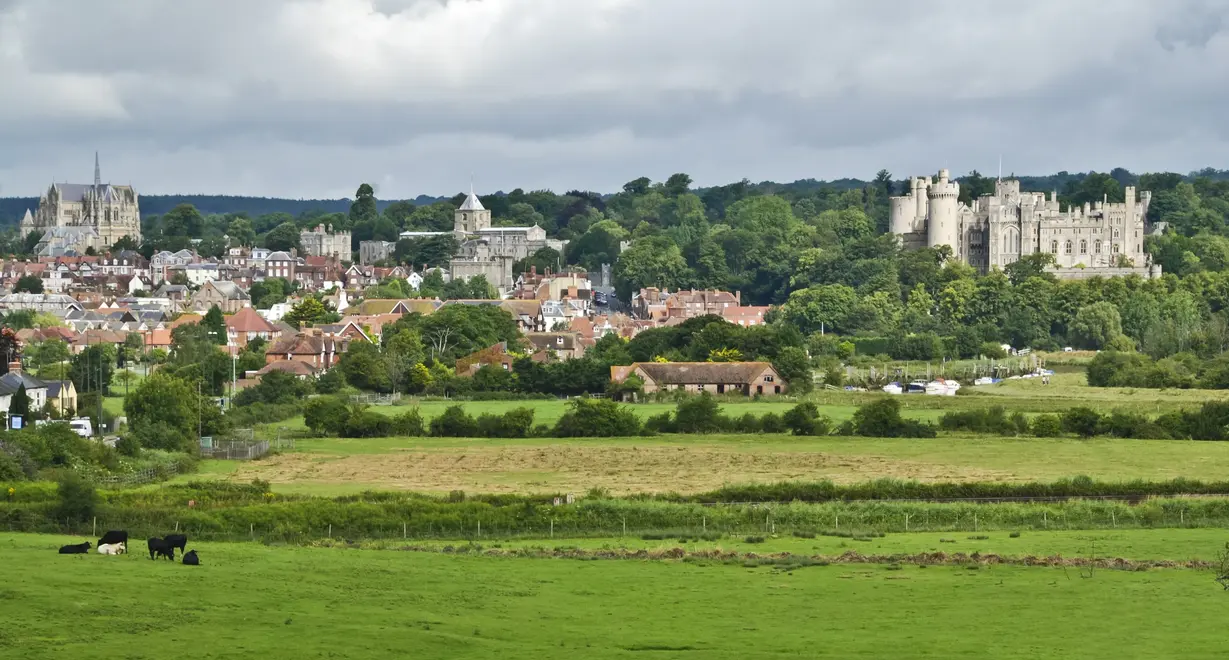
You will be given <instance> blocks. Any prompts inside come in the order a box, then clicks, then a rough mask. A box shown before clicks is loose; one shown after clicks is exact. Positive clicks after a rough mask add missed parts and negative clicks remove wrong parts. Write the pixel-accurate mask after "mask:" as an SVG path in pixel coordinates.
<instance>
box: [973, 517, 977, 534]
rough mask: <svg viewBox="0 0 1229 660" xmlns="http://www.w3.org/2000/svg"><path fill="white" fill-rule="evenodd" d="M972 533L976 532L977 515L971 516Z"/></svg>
mask: <svg viewBox="0 0 1229 660" xmlns="http://www.w3.org/2000/svg"><path fill="white" fill-rule="evenodd" d="M973 531H975V532H976V531H977V514H976V513H974V514H973Z"/></svg>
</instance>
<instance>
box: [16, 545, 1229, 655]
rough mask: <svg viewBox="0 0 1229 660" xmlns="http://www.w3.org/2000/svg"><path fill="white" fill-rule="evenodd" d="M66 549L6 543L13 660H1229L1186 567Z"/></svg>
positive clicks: (1214, 602) (1214, 594) (1201, 579)
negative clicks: (185, 557) (801, 564)
mask: <svg viewBox="0 0 1229 660" xmlns="http://www.w3.org/2000/svg"><path fill="white" fill-rule="evenodd" d="M64 540H65V539H62V538H60V537H50V536H34V535H15V534H4V535H0V555H2V557H3V561H2V562H0V567H2V568H0V575H3V577H4V580H3V584H2V586H0V592H2V594H3V598H0V621H3V622H4V625H3V628H2V630H3V632H2V633H0V655H3V657H8V658H56V659H59V658H80V659H87V658H117V657H127V658H151V659H152V658H165V657H167V656H168V654H178V655H183V654H185V653H186V654H188V655H190V656H192V657H208V658H253V657H266V658H293V657H340V658H354V659H362V658H381V659H382V658H389V657H416V658H444V657H447V658H500V659H517V658H524V659H527V660H528V659H533V660H538V659H549V658H567V659H572V658H667V657H670V658H673V657H697V658H748V657H787V656H788V657H810V658H814V657H821V658H857V657H865V658H884V657H894V658H921V657H932V658H986V657H995V658H1030V659H1031V658H1071V657H1080V658H1114V659H1117V658H1124V657H1139V658H1178V657H1181V658H1202V657H1218V656H1219V655H1220V654H1222V653H1223V650H1224V639H1223V637H1224V635H1223V631H1222V629H1221V626H1220V622H1221V620H1222V616H1221V615H1222V614H1223V613H1224V612H1225V610H1226V608H1227V607H1229V600H1227V597H1226V596H1225V594H1224V592H1223V591H1222V590H1221V588H1220V587H1219V586H1218V585H1217V584H1215V583H1214V582H1213V581H1212V579H1211V575H1210V574H1209V573H1207V572H1206V571H1197V570H1190V569H1173V570H1168V569H1167V570H1151V571H1147V572H1126V571H1112V570H1099V571H1097V572H1096V573H1095V574H1094V575H1092V577H1084V576H1083V575H1084V574H1083V573H1081V572H1078V571H1076V570H1074V569H1071V570H1067V569H1061V568H1021V567H1009V566H996V567H983V568H982V569H981V570H968V569H967V568H965V567H958V566H931V567H928V568H919V567H916V566H903V567H900V568H899V569H893V568H892V567H888V566H882V565H832V566H826V567H819V566H815V567H808V568H799V569H796V570H792V571H783V570H776V569H774V568H772V567H759V568H745V567H743V566H739V565H737V564H735V565H731V564H722V563H688V562H679V561H629V560H611V561H572V560H549V559H526V558H518V559H513V558H491V557H471V556H453V555H445V554H434V553H418V552H396V551H378V550H343V549H331V548H301V547H266V546H260V545H256V544H191V545H192V546H194V547H197V549H198V550H199V551H200V554H201V558H202V562H203V565H202V566H199V567H189V566H183V565H180V564H171V563H169V562H165V561H162V562H151V561H149V560H148V559H145V558H143V557H140V556H138V555H129V556H125V557H102V556H99V555H97V554H91V555H86V556H61V555H57V554H55V547H56V546H57V545H59V544H60V543H61V542H63V541H64ZM1177 621H1180V622H1181V625H1163V624H1162V623H1161V622H1177ZM1143 631H1147V632H1146V634H1144V633H1143Z"/></svg>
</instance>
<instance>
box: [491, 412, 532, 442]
mask: <svg viewBox="0 0 1229 660" xmlns="http://www.w3.org/2000/svg"><path fill="white" fill-rule="evenodd" d="M533 416H534V411H533V408H516V409H514V410H509V411H508V412H506V413H504V414H502V415H490V414H484V415H479V416H478V422H477V423H478V435H480V436H482V437H484V438H526V437H529V432H530V429H531V428H533Z"/></svg>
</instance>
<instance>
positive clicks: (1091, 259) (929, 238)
mask: <svg viewBox="0 0 1229 660" xmlns="http://www.w3.org/2000/svg"><path fill="white" fill-rule="evenodd" d="M1124 192H1125V195H1124V200H1123V201H1122V202H1110V201H1109V200H1102V201H1099V202H1095V203H1092V204H1087V203H1086V204H1084V206H1083V207H1075V208H1067V209H1063V208H1061V207H1060V205H1059V203H1058V195H1057V193H1051V194H1050V195H1049V197H1048V198H1047V197H1046V195H1045V193H1037V192H1021V191H1020V182H1019V181H1018V180H1015V179H1000V180H999V181H997V182H996V183H995V185H994V192H993V193H991V194H988V195H982V196H981V197H980V198H978V199H975V200H973V204H972V206H968V205H965V204H963V203H960V202H959V201H958V198H959V197H960V184H959V183H957V182H956V181H954V180H952V179H951V178H950V175H949V173H948V171H947V170H939V176H938V177H937V179H936V180H933V181H932V180H931V178H930V177H928V176H922V177H914V178H912V179H910V181H909V192H908V194H906V195H902V196H900V197H892V198H891V200H890V207H889V220H888V225H889V231H891V232H892V233H893V234H896V235H897V236H899V237H900V238H901V242H902V244H903V246H904V247H905V248H906V249H917V248H921V247H932V248H933V247H939V246H940V245H946V246H948V247H950V248H951V250H952V255H953V256H954V257H955V258H956V259H959V260H960V261H963V262H964V263H967V264H969V265H970V266H973V267H975V268H977V269H978V270H979V271H981V272H983V273H984V272H986V271H988V270H990V269H991V268H996V267H997V268H1003V267H1005V266H1007V265H1009V264H1011V263H1013V262H1015V261H1016V260H1018V259H1019V258H1020V257H1021V256H1023V255H1027V254H1034V253H1038V252H1049V253H1050V254H1053V255H1054V262H1055V265H1054V267H1053V268H1052V271H1053V272H1054V273H1055V274H1056V275H1057V276H1059V277H1062V278H1065V279H1082V278H1086V277H1092V276H1097V275H1100V276H1114V275H1139V276H1141V277H1144V278H1148V279H1154V278H1159V277H1160V276H1161V266H1160V264H1153V263H1151V260H1150V259H1149V257H1148V254H1147V253H1146V252H1144V237H1145V236H1146V235H1148V232H1149V231H1150V230H1151V229H1153V228H1150V227H1148V226H1147V225H1148V223H1147V219H1146V216H1147V213H1148V204H1149V202H1151V200H1152V193H1150V192H1147V191H1145V192H1143V193H1140V194H1139V195H1138V196H1137V194H1136V190H1135V188H1134V187H1133V186H1127V187H1126V189H1125V191H1124Z"/></svg>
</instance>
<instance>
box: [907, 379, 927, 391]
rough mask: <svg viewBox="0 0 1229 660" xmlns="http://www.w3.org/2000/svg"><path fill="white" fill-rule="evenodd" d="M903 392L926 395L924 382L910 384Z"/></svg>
mask: <svg viewBox="0 0 1229 660" xmlns="http://www.w3.org/2000/svg"><path fill="white" fill-rule="evenodd" d="M905 392H906V393H907V394H925V393H926V382H925V381H921V380H915V381H913V382H912V383H909V386H908V387H906V388H905Z"/></svg>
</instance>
